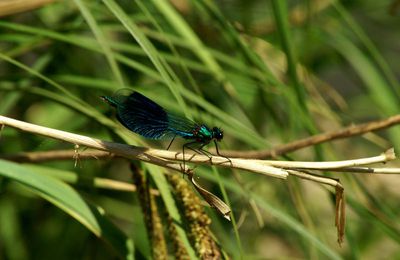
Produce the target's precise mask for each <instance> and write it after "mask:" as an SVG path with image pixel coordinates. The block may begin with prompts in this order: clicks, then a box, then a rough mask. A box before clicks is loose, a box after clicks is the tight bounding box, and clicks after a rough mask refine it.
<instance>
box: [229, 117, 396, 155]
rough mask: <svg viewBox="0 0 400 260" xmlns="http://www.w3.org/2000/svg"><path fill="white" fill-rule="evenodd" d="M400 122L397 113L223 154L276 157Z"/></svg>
mask: <svg viewBox="0 0 400 260" xmlns="http://www.w3.org/2000/svg"><path fill="white" fill-rule="evenodd" d="M396 124H400V115H395V116H392V117H389V118H387V119H384V120H377V121H371V122H368V123H364V124H358V125H352V126H349V127H345V128H342V129H339V130H337V131H332V132H327V133H322V134H317V135H313V136H310V137H307V138H304V139H300V140H296V141H294V142H291V143H288V144H284V145H280V146H277V147H276V148H274V149H272V150H270V149H268V150H259V151H227V150H226V151H221V154H223V155H225V156H228V157H240V158H253V159H254V158H256V159H262V158H271V157H272V158H275V157H277V156H279V155H282V154H286V153H289V152H293V151H296V150H299V149H302V148H305V147H309V146H313V145H316V144H320V143H324V142H328V141H332V140H336V139H343V138H349V137H352V136H357V135H362V134H365V133H368V132H372V131H377V130H381V129H384V128H388V127H391V126H393V125H396Z"/></svg>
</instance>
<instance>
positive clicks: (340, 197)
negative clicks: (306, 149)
mask: <svg viewBox="0 0 400 260" xmlns="http://www.w3.org/2000/svg"><path fill="white" fill-rule="evenodd" d="M288 172H289V174H290V175H293V176H296V177H299V178H302V179H305V180H310V181H314V182H318V183H322V184H326V185H330V186H333V187H334V188H335V202H336V207H335V226H336V228H337V234H338V235H337V236H338V243H339V245H341V244H342V243H343V240H344V229H345V224H346V208H345V206H346V205H345V198H344V188H343V185H342V184H341V183H340V182H339V180H337V179H334V178H330V177H325V176H320V175H316V174H312V173H310V172H308V171H304V170H302V169H300V170H288Z"/></svg>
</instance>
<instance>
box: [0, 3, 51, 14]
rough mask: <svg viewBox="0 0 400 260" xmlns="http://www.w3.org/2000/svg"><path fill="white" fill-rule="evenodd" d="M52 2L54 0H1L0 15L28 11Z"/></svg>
mask: <svg viewBox="0 0 400 260" xmlns="http://www.w3.org/2000/svg"><path fill="white" fill-rule="evenodd" d="M52 2H55V0H1V1H0V17H1V16H6V15H12V14H15V13H20V12H25V11H30V10H32V9H36V8H39V7H42V6H44V5H46V4H50V3H52Z"/></svg>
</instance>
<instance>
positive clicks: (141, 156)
mask: <svg viewBox="0 0 400 260" xmlns="http://www.w3.org/2000/svg"><path fill="white" fill-rule="evenodd" d="M399 122H400V115H399V116H394V117H392V118H389V119H387V120H383V121H376V122H370V123H367V124H363V125H358V126H352V127H348V128H345V129H342V130H340V131H338V132H335V133H327V134H321V135H318V136H313V137H310V138H306V139H302V140H299V141H297V142H293V143H291V144H288V145H286V146H282V147H286V148H282V149H278V150H275V152H272V153H273V154H277V153H278V154H279V153H281V152H282V153H284V152H288V151H292V150H295V149H300V148H302V147H306V146H309V145H313V144H316V143H321V142H324V141H327V140H333V139H337V138H344V137H349V136H352V135H357V134H362V133H365V132H368V131H374V130H377V129H381V128H384V127H389V126H390V125H393V124H397V123H399ZM0 126H1V129H2V128H3V127H4V126H11V127H13V128H16V129H20V130H22V131H26V132H30V133H33V134H38V135H43V136H46V137H50V138H53V139H58V140H61V141H65V142H69V143H71V144H74V147H75V150H73V151H58V152H55V151H52V152H35V153H22V154H17V155H8V156H3V157H2V158H5V159H9V160H15V161H30V162H40V161H46V160H51V159H55V158H57V159H71V158H77V147H78V146H79V145H81V146H84V147H88V148H92V149H96V150H100V151H86V152H82V153H80V152H79V156H78V157H79V159H82V158H99V157H110V156H120V157H125V158H128V159H134V160H141V161H144V162H147V163H152V164H155V165H159V166H161V167H165V168H168V169H172V170H175V171H179V172H184V173H185V174H187V175H188V176H189V179H190V180H192V182H193V178H192V176H193V170H191V169H190V168H189V167H187V165H186V168H185V169H183V166H182V163H181V162H182V161H183V159H185V161H186V162H190V163H193V164H209V165H215V166H221V167H228V168H235V169H241V170H247V171H250V172H255V173H261V174H264V175H268V176H271V177H275V178H281V179H286V178H287V176H288V175H292V176H296V177H299V178H302V179H307V180H311V181H314V182H318V183H321V184H326V185H330V186H333V187H335V189H336V218H335V223H336V226H337V229H338V242H339V244H341V243H342V241H343V236H344V223H345V202H344V189H343V186H342V185H341V184H340V182H339V181H338V180H336V179H333V178H328V177H325V176H320V175H315V174H312V173H310V172H308V170H319V171H326V170H329V171H337V172H354V173H391V174H395V173H400V169H398V168H370V167H365V165H369V164H374V163H385V162H387V161H390V160H394V159H395V158H396V156H395V153H394V150H393V149H389V150H387V151H386V152H384V153H382V154H381V155H378V156H374V157H368V158H360V159H354V160H344V161H331V162H301V161H275V160H257V159H243V158H229V160H228V159H227V158H225V157H220V156H211V157H207V156H204V155H200V154H186V153H185V158H183V154H182V153H181V152H172V151H166V150H158V149H151V148H144V147H137V146H131V145H126V144H120V143H113V142H108V141H103V140H99V139H95V138H90V137H87V136H82V135H77V134H73V133H69V132H65V131H60V130H56V129H52V128H47V127H42V126H38V125H34V124H30V123H26V122H23V121H19V120H15V119H12V118H8V117H4V116H0ZM0 134H1V133H0ZM277 151H278V152H277ZM269 153H270V154H272V153H271V151H269ZM226 154H227V153H226ZM247 155H249V154H248V153H247ZM265 156H266V154H265V153H264V154H263V156H261V155H260V154H258V155H257V156H256V157H265ZM193 184H194V186H195V187H196V189H197V190H198V191H199V190H200V191H199V192H200V193H201V192H202V191H203V193H202V195H203V197H206V198H208V200H207V201H208V202H209V203H210V205H211V206H213V207H215V208H217V209H218V210H219V212H220V213H221V214H222V215H224V217H226V218H229V213H230V209H229V208H228V207H227V206H226V204H225V203H224V202H223V201H221V200H220V199H219V198H217V197H215V196H214V195H213V194H211V193H209V192H208V191H206V190H204V189H203V188H201V187H199V186H198V185H197V183H195V182H194V183H193ZM204 195H205V196H204Z"/></svg>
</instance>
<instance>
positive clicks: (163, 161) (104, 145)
mask: <svg viewBox="0 0 400 260" xmlns="http://www.w3.org/2000/svg"><path fill="white" fill-rule="evenodd" d="M0 124H3V125H7V126H11V127H14V128H17V129H20V130H22V131H26V132H30V133H34V134H39V135H43V136H47V137H50V138H53V139H58V140H62V141H65V142H69V143H72V144H75V145H82V146H86V147H90V148H94V149H98V150H102V151H107V152H111V153H114V154H116V155H119V156H122V157H126V158H129V159H135V160H141V161H144V162H148V163H152V164H156V165H159V166H162V167H166V168H169V169H173V170H176V171H180V172H181V171H182V170H184V172H185V173H187V171H188V169H182V165H181V164H179V163H176V162H173V161H176V160H178V161H182V160H183V156H182V153H176V152H171V151H164V150H156V149H149V148H144V147H136V146H130V145H126V144H119V143H112V142H107V141H102V140H99V139H94V138H90V137H87V136H82V135H77V134H73V133H69V132H65V131H60V130H56V129H52V128H48V127H42V126H38V125H34V124H30V123H26V122H23V121H19V120H15V119H12V118H8V117H4V116H0ZM185 161H186V162H189V161H190V162H193V163H203V164H211V165H217V166H223V167H231V168H236V169H241V170H247V171H251V172H256V173H261V174H265V175H268V176H272V177H276V178H282V179H285V178H286V177H287V176H288V173H287V172H286V171H285V170H283V169H278V168H275V167H273V166H270V165H264V164H261V163H260V161H254V160H245V159H232V160H230V161H228V160H227V159H226V158H224V157H219V156H213V157H211V158H209V157H207V156H204V155H201V156H200V155H192V154H185Z"/></svg>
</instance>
